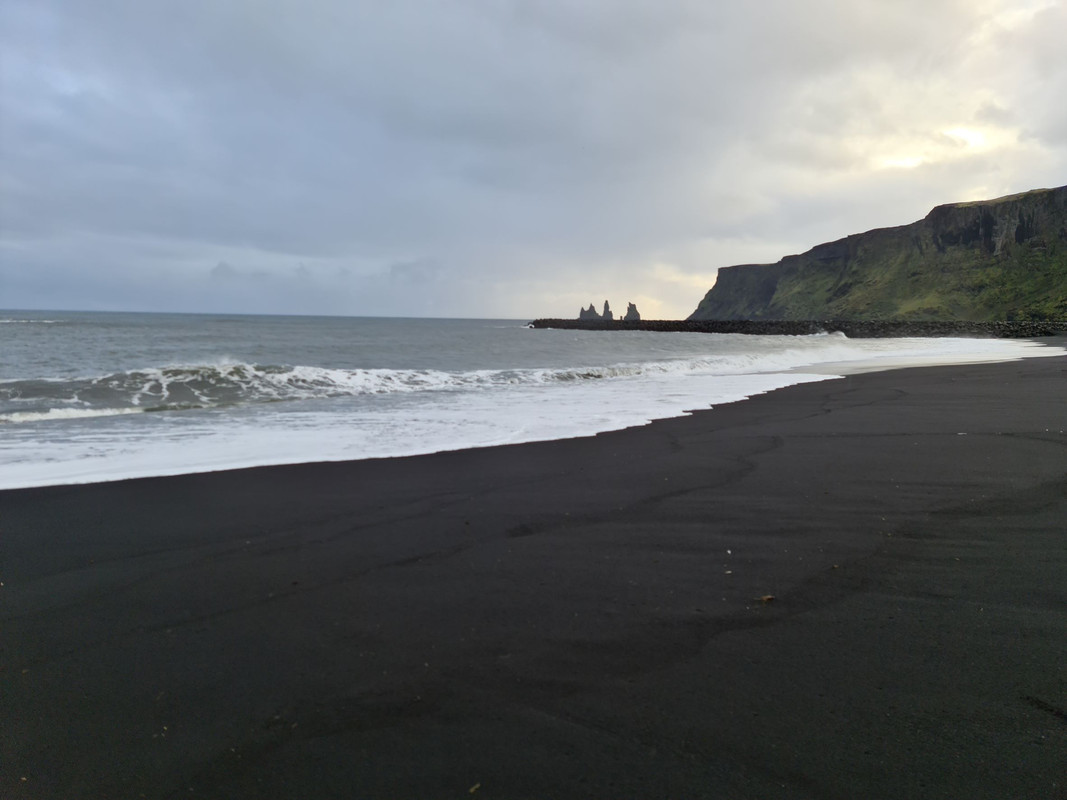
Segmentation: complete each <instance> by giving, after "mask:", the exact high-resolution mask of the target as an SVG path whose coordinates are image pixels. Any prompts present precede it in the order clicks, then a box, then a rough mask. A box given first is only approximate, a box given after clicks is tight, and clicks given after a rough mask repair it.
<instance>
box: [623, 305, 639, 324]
mask: <svg viewBox="0 0 1067 800" xmlns="http://www.w3.org/2000/svg"><path fill="white" fill-rule="evenodd" d="M622 319H623V322H639V321H640V320H641V312H639V311H638V310H637V306H635V305H634V304H633V303H629V304H628V305H627V306H626V316H624V317H623V318H622Z"/></svg>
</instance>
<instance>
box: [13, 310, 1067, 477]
mask: <svg viewBox="0 0 1067 800" xmlns="http://www.w3.org/2000/svg"><path fill="white" fill-rule="evenodd" d="M398 330H399V329H398ZM509 331H510V332H509ZM505 335H506V336H517V337H527V338H521V339H520V338H514V339H511V340H508V341H506V342H505V344H506V345H507V347H511V348H513V349H512V350H506V351H505V355H504V356H503V357H499V356H496V357H495V358H496V361H497V362H511V366H510V367H509V368H500V364H499V363H496V364H494V366H493V368H486V367H485V366H484V364H485V362H486V361H487V359H486V358H485V357H484V356H482V355H480V352H481V351H480V350H478V351H477V352H475V354H474V355H473V356H471V357H468V358H465V359H460V361H461V365H462V366H464V368H454V369H445V368H434V369H428V368H415V367H406V368H393V369H387V368H367V367H361V368H357V367H340V366H315V365H313V364H310V363H303V364H298V365H296V366H284V365H282V366H271V365H269V364H267V365H264V364H257V363H255V362H254V361H253V360H248V359H244V360H242V359H237V358H221V357H215V358H212V359H209V360H200V361H189V362H186V363H184V364H183V363H177V364H173V365H170V366H161V367H148V368H139V369H126V370H122V371H117V372H109V373H101V374H97V375H94V376H90V377H86V378H79V379H73V380H72V379H67V378H56V377H52V378H50V379H48V378H33V379H25V378H24V379H14V380H12V379H7V380H6V381H0V402H6V403H7V405H6V406H3V405H0V408H2V409H3V413H2V414H0V422H7V423H9V424H6V425H3V426H2V427H3V436H0V488H15V487H24V486H37V485H47V484H62V483H84V482H95V481H105V480H116V479H122V478H132V477H146V476H155V475H171V474H180V473H188V472H202V471H211V470H219V469H229V468H238V467H249V466H260V465H270V464H285V463H298V462H304V461H336V460H350V459H365V458H377V457H392V456H405V455H415V454H419V453H428V452H435V451H440V450H455V449H463V448H469V447H478V446H488V445H498V444H509V443H516V442H526V441H535V440H545V439H558V438H569V437H575V436H586V435H592V434H594V433H598V432H601V431H608V430H617V429H620V428H626V427H632V426H637V425H643V424H645V423H647V422H648V421H650V420H653V419H660V418H664V417H674V416H680V415H683V414H684V413H685V412H686V411H689V410H693V409H700V408H708V407H710V406H713V405H719V404H723V403H729V402H735V401H738V400H742V399H744V398H746V397H751V396H752V395H754V394H759V393H762V392H767V391H772V390H775V389H778V388H781V387H785V386H789V385H793V384H797V383H802V382H808V381H815V380H826V379H828V378H831V377H833V376H835V375H842V374H846V373H850V372H859V371H865V370H868V369H886V368H893V367H898V366H910V365H918V364H924V363H959V362H971V361H997V360H1007V359H1015V358H1021V357H1028V356H1035V355H1062V353H1063V351H1062V350H1061V349H1059V348H1049V347H1042V346H1040V345H1036V344H1034V343H1032V342H1026V341H1009V340H977V339H897V340H886V339H862V340H850V339H847V338H845V337H844V336H842V335H839V334H824V335H819V336H805V337H791V336H779V337H737V336H726V337H718V336H715V335H705V334H695V335H690V334H684V335H681V336H677V337H676V336H674V335H671V334H636V335H629V334H619V335H614V334H612V335H610V336H605V337H600V336H598V335H597V334H585V335H574V334H572V333H562V332H558V333H557V332H548V331H529V332H527V331H525V330H524V331H522V332H520V333H517V334H516V333H515V331H514V329H508V328H500V329H498V328H497V327H494V328H493V334H492V336H493V337H494V338H495V337H500V336H505ZM479 341H481V340H479ZM333 346H334V347H337V346H338V345H336V344H334V345H333ZM418 346H419V347H426V345H425V344H423V343H418ZM449 346H451V343H450V342H449V343H446V344H443V345H440V348H439V349H440V350H441V352H442V353H444V354H445V355H446V356H447V355H448V347H449ZM479 346H480V345H479ZM132 347H133V345H131V348H132ZM131 351H132V350H131ZM132 352H135V351H132ZM412 352H415V353H420V352H422V351H421V350H418V349H417V348H416V349H412V348H409V349H408V350H405V351H403V352H401V358H400V360H403V359H404V358H407V360H408V361H411V360H417V359H412V358H411V355H410V354H411V353H412ZM422 360H426V359H422ZM453 360H456V359H453ZM439 361H440V363H442V364H445V363H448V358H442V359H439ZM536 361H542V362H544V363H542V364H532V363H531V362H536ZM583 362H584V363H583ZM72 363H73V362H72ZM78 363H80V362H78ZM5 398H6V400H5ZM144 411H158V412H159V413H151V414H145V413H141V412H144Z"/></svg>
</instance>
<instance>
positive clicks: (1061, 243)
mask: <svg viewBox="0 0 1067 800" xmlns="http://www.w3.org/2000/svg"><path fill="white" fill-rule="evenodd" d="M689 319H691V320H735V319H749V320H760V319H763V320H811V319H839V320H840V319H853V320H856V319H866V320H879V319H880V320H967V321H994V320H1004V321H1011V320H1018V321H1025V320H1058V319H1067V186H1061V187H1059V188H1056V189H1036V190H1034V191H1031V192H1026V193H1024V194H1017V195H1011V196H1008V197H1002V198H999V199H997V200H989V201H982V202H975V203H954V204H949V205H943V206H938V207H936V208H935V209H933V211H931V212H930V213H929V214H928V215H927V216H926V217H925V218H924V219H922V220H920V221H918V222H915V223H912V224H910V225H902V226H900V227H896V228H880V229H877V230H873V231H868V232H867V233H860V234H855V235H853V236H848V237H846V238H844V239H840V240H838V241H836V242H830V243H827V244H821V245H818V246H816V247H813V248H812V249H811V250H809V251H807V252H806V253H802V254H801V255H796V256H787V257H785V258H783V259H782V260H781V261H779V262H778V263H776V264H745V265H741V266H736V267H726V268H723V269H720V270H719V274H718V278H717V280H716V283H715V285H714V286H713V287H712V288H711V290H710V291H709V292H708V293H707V295H706V296H705V297H704V299H703V300H702V301H701V303H700V305H699V306H698V307H697V309H696V311H694V312H693V314H692V315H690V317H689Z"/></svg>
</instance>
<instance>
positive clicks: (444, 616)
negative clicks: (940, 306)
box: [0, 357, 1067, 800]
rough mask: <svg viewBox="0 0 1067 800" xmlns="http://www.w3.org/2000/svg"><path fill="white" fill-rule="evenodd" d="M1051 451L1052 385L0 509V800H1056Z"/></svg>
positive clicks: (1052, 374)
mask: <svg viewBox="0 0 1067 800" xmlns="http://www.w3.org/2000/svg"><path fill="white" fill-rule="evenodd" d="M1065 431H1067V358H1064V357H1055V358H1044V359H1032V360H1029V361H1024V362H1017V363H1011V364H1000V365H986V366H959V367H943V368H940V367H939V368H927V369H912V370H900V371H895V372H887V373H877V374H868V375H858V376H853V377H850V378H845V379H841V380H834V381H827V382H822V383H817V384H808V385H804V386H798V387H793V388H790V389H786V390H783V391H780V392H775V393H773V394H770V395H765V396H762V397H758V398H754V399H752V400H750V401H747V402H744V403H738V404H733V405H727V406H722V407H720V408H716V409H713V410H711V411H705V412H700V413H698V414H695V415H693V416H692V417H690V418H685V419H677V420H668V421H662V422H657V423H655V424H652V425H650V426H647V427H644V428H640V429H633V430H628V431H621V432H617V433H610V434H603V435H600V436H596V437H593V438H587V439H577V440H569V441H559V442H548V443H542V444H528V445H520V446H514V447H503V448H491V449H483V450H473V451H466V452H457V453H446V454H440V455H433V456H423V457H417V458H405V459H393V460H386V461H368V462H355V463H341V464H312V465H302V466H294V467H275V468H265V469H252V470H243V471H236V472H228V473H215V474H207V475H192V476H185V477H175V478H164V479H146V480H136V481H125V482H119V483H111V484H101V485H94V486H84V487H77V486H74V487H55V488H48V489H34V490H21V491H10V492H3V493H0V580H2V581H3V588H2V589H0V592H2V594H0V598H2V601H0V615H2V627H0V647H2V665H0V666H2V671H0V687H2V693H0V714H2V718H0V736H2V744H0V758H2V762H0V795H2V796H3V797H5V798H12V799H13V798H34V799H35V800H41V799H42V798H138V797H148V798H171V797H209V798H271V799H272V800H275V799H278V798H335V797H336V798H463V797H468V798H469V797H476V798H482V799H485V800H487V799H488V798H860V797H862V798H998V799H1001V798H1057V797H1060V798H1063V797H1067V767H1065V765H1067V534H1065V529H1067V433H1065ZM772 598H773V599H772Z"/></svg>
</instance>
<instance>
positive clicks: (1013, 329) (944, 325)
mask: <svg viewBox="0 0 1067 800" xmlns="http://www.w3.org/2000/svg"><path fill="white" fill-rule="evenodd" d="M529 327H531V328H540V329H553V328H554V329H558V330H582V331H654V332H658V333H739V334H746V335H751V336H808V335H811V334H815V333H843V334H845V335H846V336H847V337H849V338H850V339H894V338H901V337H920V338H936V337H966V338H979V339H1033V338H1040V337H1045V336H1062V335H1064V333H1065V332H1067V320H1026V321H1021V320H1020V321H1006V320H1001V321H996V322H972V321H966V320H853V319H825V320H772V319H766V320H760V319H641V320H625V319H613V320H605V319H535V320H533V321H532V322H530V323H529Z"/></svg>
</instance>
